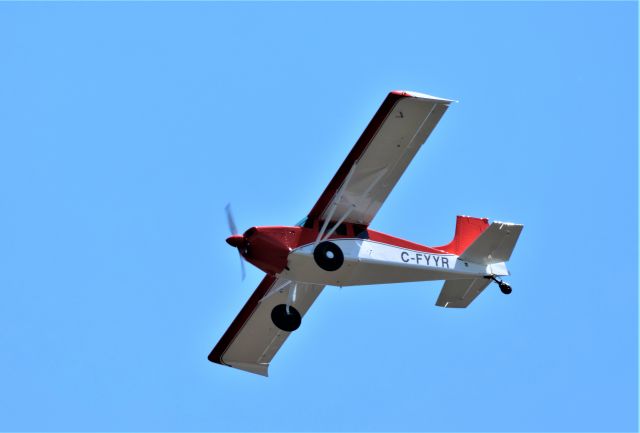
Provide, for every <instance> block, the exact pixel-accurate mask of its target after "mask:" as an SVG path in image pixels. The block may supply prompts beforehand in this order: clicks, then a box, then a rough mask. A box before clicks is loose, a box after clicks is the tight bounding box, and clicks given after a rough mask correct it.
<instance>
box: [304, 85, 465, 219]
mask: <svg viewBox="0 0 640 433" xmlns="http://www.w3.org/2000/svg"><path fill="white" fill-rule="evenodd" d="M451 102H452V101H450V100H447V99H441V98H436V97H434V96H429V95H424V94H421V93H414V92H404V91H394V92H391V93H389V95H387V98H386V99H385V100H384V102H383V103H382V105H381V106H380V108H379V109H378V111H377V112H376V114H375V115H374V116H373V119H372V120H371V122H369V125H368V126H367V128H366V129H365V130H364V132H363V133H362V135H361V136H360V138H359V139H358V141H357V142H356V144H355V146H354V147H353V149H351V152H350V153H349V155H348V156H347V158H346V159H345V161H344V162H343V163H342V165H341V166H340V168H339V169H338V172H337V173H336V174H335V176H334V177H333V179H332V180H331V182H329V185H328V186H327V188H326V189H325V191H324V192H323V193H322V195H321V196H320V199H319V200H318V201H317V203H316V204H315V206H314V207H313V209H312V210H311V212H309V215H308V219H310V220H315V219H320V220H322V221H327V220H328V221H337V222H339V223H342V222H349V223H354V224H362V225H367V226H368V225H369V223H371V220H372V219H373V217H374V216H375V215H376V213H377V212H378V209H380V206H381V205H382V203H384V201H385V200H386V198H387V196H388V195H389V193H390V192H391V190H392V189H393V187H394V186H395V185H396V183H397V182H398V179H400V176H401V175H402V173H403V172H404V170H405V169H406V168H407V166H408V165H409V163H410V162H411V160H412V159H413V157H414V155H415V154H416V152H417V151H418V149H419V148H420V146H421V145H422V143H424V142H425V141H426V139H427V138H428V137H429V134H431V131H433V129H434V128H435V126H436V125H437V123H438V121H439V120H440V118H441V117H442V115H443V114H444V112H445V111H446V110H447V108H448V106H449V104H450V103H451Z"/></svg>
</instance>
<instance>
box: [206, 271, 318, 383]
mask: <svg viewBox="0 0 640 433" xmlns="http://www.w3.org/2000/svg"><path fill="white" fill-rule="evenodd" d="M294 285H295V287H296V288H295V291H296V294H295V302H294V304H293V305H294V307H295V308H296V310H298V311H299V312H300V314H301V315H302V316H303V317H304V315H305V314H306V312H307V310H308V309H309V307H311V304H313V302H314V301H315V299H316V298H317V297H318V295H319V294H320V292H321V291H322V289H323V287H324V286H321V285H317V284H305V283H295V282H293V281H289V280H285V279H282V278H277V277H274V276H270V275H267V276H265V277H264V279H263V280H262V282H261V283H260V285H259V286H258V288H257V289H256V290H255V291H254V292H253V294H252V295H251V297H250V298H249V300H248V301H247V303H246V304H245V305H244V307H243V308H242V310H240V313H239V314H238V316H237V317H236V318H235V320H234V321H233V323H232V324H231V326H230V327H229V329H227V331H226V332H225V334H224V335H223V336H222V338H221V339H220V341H219V342H218V344H216V346H215V347H214V349H213V350H212V351H211V353H210V354H209V361H212V362H216V363H218V364H222V365H228V366H230V367H234V368H238V369H241V370H245V371H249V372H251V373H256V374H260V375H263V376H267V375H268V368H269V363H270V362H271V360H272V359H273V357H274V356H275V354H276V353H277V352H278V350H279V349H280V347H281V346H282V345H283V344H284V342H285V340H286V339H287V338H288V337H289V334H290V332H285V331H282V330H280V329H278V328H277V327H276V326H275V325H274V324H273V322H272V321H271V311H272V310H273V308H274V307H275V306H276V305H280V304H287V303H289V302H290V301H291V298H290V291H291V290H293V288H294Z"/></svg>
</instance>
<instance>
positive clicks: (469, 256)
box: [459, 222, 523, 265]
mask: <svg viewBox="0 0 640 433" xmlns="http://www.w3.org/2000/svg"><path fill="white" fill-rule="evenodd" d="M522 227H523V225H522V224H512V223H501V222H494V223H492V224H491V225H490V226H489V228H487V229H486V230H485V231H484V232H482V234H481V235H480V236H478V238H477V239H476V240H475V241H473V243H472V244H471V245H469V247H468V248H467V249H466V250H464V252H463V253H462V254H461V255H460V257H459V260H462V261H463V262H472V263H478V264H481V265H492V264H494V263H501V262H506V261H508V260H509V258H510V257H511V252H512V251H513V248H514V247H515V246H516V242H517V241H518V237H519V236H520V232H521V231H522Z"/></svg>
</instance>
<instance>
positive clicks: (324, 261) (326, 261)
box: [313, 241, 344, 272]
mask: <svg viewBox="0 0 640 433" xmlns="http://www.w3.org/2000/svg"><path fill="white" fill-rule="evenodd" d="M313 259H314V260H315V261H316V263H317V264H318V266H320V267H321V268H322V269H324V270H325V271H329V272H333V271H337V270H338V269H340V266H342V264H343V263H344V254H342V250H341V249H340V247H339V246H337V245H336V244H334V243H333V242H329V241H324V242H320V243H319V244H318V246H316V249H315V250H313Z"/></svg>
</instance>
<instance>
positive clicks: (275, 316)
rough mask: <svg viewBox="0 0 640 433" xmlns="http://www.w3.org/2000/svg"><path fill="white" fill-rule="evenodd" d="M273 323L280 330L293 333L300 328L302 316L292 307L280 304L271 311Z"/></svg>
mask: <svg viewBox="0 0 640 433" xmlns="http://www.w3.org/2000/svg"><path fill="white" fill-rule="evenodd" d="M271 321H272V322H273V324H274V325H276V327H278V329H280V330H282V331H285V332H293V331H295V330H296V329H298V328H299V327H300V324H301V323H302V316H301V315H300V312H298V310H296V309H295V308H293V306H292V305H286V304H280V305H276V306H275V307H273V310H271Z"/></svg>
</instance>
